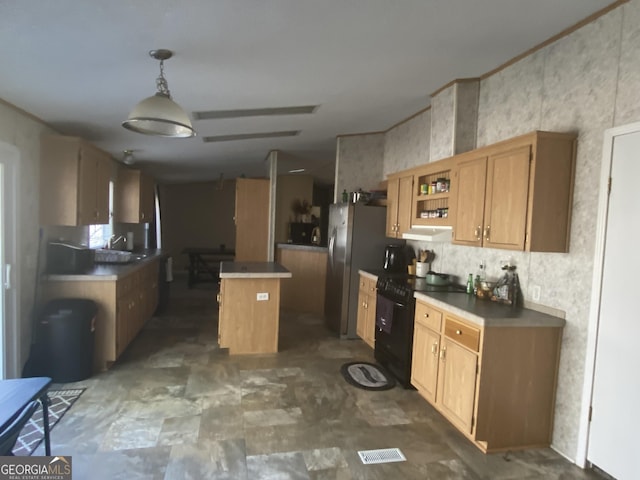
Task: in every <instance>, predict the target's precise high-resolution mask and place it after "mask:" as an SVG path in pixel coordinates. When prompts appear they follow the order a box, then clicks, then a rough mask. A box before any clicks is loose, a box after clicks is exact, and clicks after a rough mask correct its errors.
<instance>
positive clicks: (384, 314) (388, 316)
mask: <svg viewBox="0 0 640 480" xmlns="http://www.w3.org/2000/svg"><path fill="white" fill-rule="evenodd" d="M377 296H378V298H377V300H376V325H377V326H378V328H380V329H381V330H382V331H383V332H385V333H391V327H392V325H393V305H394V302H393V301H392V300H389V299H388V298H386V297H383V296H382V295H380V294H378V295H377Z"/></svg>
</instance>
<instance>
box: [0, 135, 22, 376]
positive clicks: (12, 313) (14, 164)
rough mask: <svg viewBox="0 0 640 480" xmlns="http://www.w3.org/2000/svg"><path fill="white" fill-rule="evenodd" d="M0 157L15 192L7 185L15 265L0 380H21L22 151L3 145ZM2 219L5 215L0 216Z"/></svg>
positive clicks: (8, 235)
mask: <svg viewBox="0 0 640 480" xmlns="http://www.w3.org/2000/svg"><path fill="white" fill-rule="evenodd" d="M0 157H1V160H0V161H2V163H3V164H4V183H5V185H7V184H8V185H12V186H13V188H11V189H10V190H9V195H10V196H8V195H6V193H5V192H6V190H5V188H4V187H5V185H3V186H2V192H3V195H5V198H4V199H3V202H4V204H5V206H6V207H9V206H11V207H10V208H5V209H4V210H5V211H4V212H3V213H4V217H2V221H3V223H4V226H5V227H7V226H10V227H11V228H7V229H6V230H5V232H4V236H5V238H4V240H5V246H4V249H5V258H4V259H0V260H4V262H5V263H10V264H11V265H12V269H11V277H12V278H11V284H12V288H11V289H10V290H4V292H5V313H6V316H5V318H4V319H3V320H2V323H1V324H0V328H2V329H3V331H2V337H0V341H2V342H3V343H4V345H3V346H2V347H3V351H2V355H3V359H2V363H1V364H0V365H1V367H2V371H0V378H16V377H19V376H20V370H21V364H20V354H21V352H20V337H21V322H20V318H21V316H20V286H21V280H20V279H21V275H20V265H19V261H18V260H19V258H20V244H19V242H18V228H19V226H18V219H19V218H20V202H19V201H18V195H19V194H18V190H19V178H20V170H19V169H20V151H19V150H18V148H17V147H16V146H15V145H11V144H10V143H6V142H3V141H0ZM0 216H2V214H0ZM0 278H1V279H2V280H4V272H2V275H0ZM0 288H2V289H4V285H0ZM7 319H13V321H12V322H8V321H7Z"/></svg>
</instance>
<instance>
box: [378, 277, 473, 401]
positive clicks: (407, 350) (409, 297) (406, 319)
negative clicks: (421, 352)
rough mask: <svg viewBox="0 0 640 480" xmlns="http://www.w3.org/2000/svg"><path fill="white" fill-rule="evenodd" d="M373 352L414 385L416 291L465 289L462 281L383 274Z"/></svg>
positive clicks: (405, 383) (407, 385) (407, 383)
mask: <svg viewBox="0 0 640 480" xmlns="http://www.w3.org/2000/svg"><path fill="white" fill-rule="evenodd" d="M376 288H377V290H378V293H377V301H376V332H375V333H376V336H375V339H376V341H375V349H374V356H375V358H376V360H377V361H378V362H379V363H380V364H381V365H382V366H383V367H385V368H386V369H387V370H388V371H389V372H390V373H392V374H393V376H394V377H396V379H397V380H398V382H399V383H400V384H401V385H402V386H403V387H405V388H412V386H411V357H412V349H413V326H414V316H415V308H416V303H415V298H414V297H413V294H414V292H425V293H428V292H461V293H463V292H466V287H464V286H461V285H455V284H452V285H446V286H445V285H430V284H428V283H427V281H426V280H425V279H424V278H420V277H416V276H413V275H407V274H384V275H380V276H379V277H378V281H377V283H376Z"/></svg>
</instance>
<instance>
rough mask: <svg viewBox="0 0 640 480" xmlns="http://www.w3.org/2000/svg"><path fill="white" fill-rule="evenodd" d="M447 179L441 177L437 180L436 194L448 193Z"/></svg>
mask: <svg viewBox="0 0 640 480" xmlns="http://www.w3.org/2000/svg"><path fill="white" fill-rule="evenodd" d="M446 180H447V179H446V178H444V177H440V178H438V179H437V180H436V192H438V193H442V192H446V191H447V187H446Z"/></svg>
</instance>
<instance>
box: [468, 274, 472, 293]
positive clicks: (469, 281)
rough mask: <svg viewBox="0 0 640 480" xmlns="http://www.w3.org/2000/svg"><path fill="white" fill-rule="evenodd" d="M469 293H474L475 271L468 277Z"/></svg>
mask: <svg viewBox="0 0 640 480" xmlns="http://www.w3.org/2000/svg"><path fill="white" fill-rule="evenodd" d="M467 293H473V273H470V274H469V278H468V279H467Z"/></svg>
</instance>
